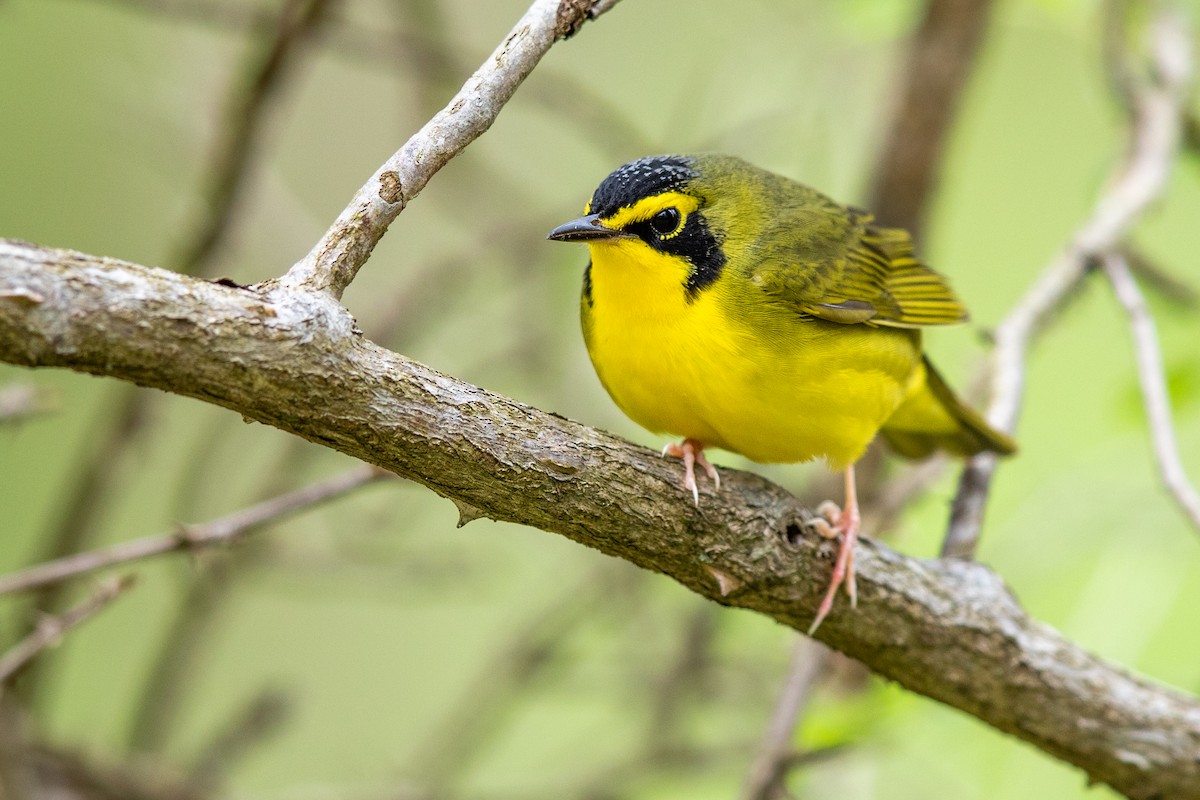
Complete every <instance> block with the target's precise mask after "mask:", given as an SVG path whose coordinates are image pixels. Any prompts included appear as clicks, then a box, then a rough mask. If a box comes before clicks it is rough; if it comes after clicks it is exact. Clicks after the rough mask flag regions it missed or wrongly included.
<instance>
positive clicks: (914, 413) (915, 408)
mask: <svg viewBox="0 0 1200 800" xmlns="http://www.w3.org/2000/svg"><path fill="white" fill-rule="evenodd" d="M921 366H922V369H921V370H919V371H918V374H917V375H916V376H914V379H913V381H912V383H911V384H910V388H909V391H908V396H907V397H906V398H905V399H904V402H903V403H901V404H900V407H899V408H897V409H896V412H895V413H894V414H892V416H891V418H890V419H888V421H887V422H886V423H884V426H883V429H882V431H881V433H882V434H883V438H884V439H886V440H887V443H888V444H889V445H891V446H892V449H894V450H895V451H896V452H898V453H900V455H902V456H907V457H908V458H925V457H926V456H928V455H929V454H930V453H932V452H933V451H934V450H945V451H946V452H948V453H951V454H953V455H960V456H973V455H975V454H976V453H981V452H984V451H985V450H987V451H991V452H994V453H999V454H1000V455H1005V456H1007V455H1012V454H1013V453H1015V452H1016V451H1017V443H1016V442H1014V441H1013V440H1012V438H1011V437H1009V436H1008V435H1007V434H1004V433H1001V432H1000V431H998V430H996V429H995V428H993V427H991V426H990V425H988V424H987V422H985V421H984V419H983V417H982V416H980V415H979V412H977V411H975V410H974V409H973V408H970V407H969V406H967V405H966V404H965V403H963V402H962V401H961V400H959V399H958V397H956V396H955V394H954V392H953V391H951V389H950V387H949V386H947V385H946V382H945V381H943V380H942V376H941V375H938V373H937V370H935V369H934V368H933V365H932V364H930V363H929V359H927V358H926V359H922V364H921Z"/></svg>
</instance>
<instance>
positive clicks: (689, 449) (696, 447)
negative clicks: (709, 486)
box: [662, 439, 721, 505]
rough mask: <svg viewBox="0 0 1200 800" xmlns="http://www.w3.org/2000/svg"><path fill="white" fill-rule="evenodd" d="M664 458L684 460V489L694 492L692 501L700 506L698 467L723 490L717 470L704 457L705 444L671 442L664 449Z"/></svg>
mask: <svg viewBox="0 0 1200 800" xmlns="http://www.w3.org/2000/svg"><path fill="white" fill-rule="evenodd" d="M662 454H663V455H664V456H672V457H674V458H682V459H683V488H685V489H691V490H692V500H693V501H694V502H695V503H696V505H700V490H699V489H697V488H696V465H697V464H699V465H700V468H701V469H703V470H704V474H705V475H707V476H708V477H709V479H710V480H711V481H712V482H713V486H714V487H715V488H716V489H720V488H721V476H720V475H718V474H717V468H716V467H714V466H713V465H712V464H710V463H708V459H707V458H705V457H704V444H703V443H702V442H699V441H697V440H696V439H684V440H683V441H682V442H681V443H679V444H675V443H674V442H671V443H670V444H669V445H667V446H666V447H664V448H663V451H662Z"/></svg>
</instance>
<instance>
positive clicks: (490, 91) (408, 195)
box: [281, 0, 613, 298]
mask: <svg viewBox="0 0 1200 800" xmlns="http://www.w3.org/2000/svg"><path fill="white" fill-rule="evenodd" d="M612 5H613V3H603V2H597V0H534V3H533V5H531V6H530V7H529V10H528V11H526V12H525V15H524V16H523V17H521V19H520V20H519V21H518V22H517V24H516V26H515V27H514V28H513V29H512V31H511V32H510V33H509V35H508V36H506V37H505V38H504V41H502V42H501V43H500V46H499V47H497V48H496V50H495V51H494V52H493V53H492V55H491V56H489V57H488V59H487V60H486V61H484V62H483V65H482V66H481V67H479V69H478V70H476V71H475V74H474V75H472V76H471V77H470V78H469V79H468V80H467V82H466V83H465V84H464V85H463V87H462V89H460V90H459V92H458V94H457V95H455V97H454V99H453V100H451V101H450V103H449V105H447V106H446V107H445V108H444V109H442V110H441V111H439V112H438V113H437V114H435V115H434V116H433V118H432V119H430V120H429V122H427V123H425V126H424V127H423V128H421V130H419V131H418V132H417V133H416V134H415V135H414V136H413V137H412V138H411V139H409V140H408V142H406V143H405V145H404V146H403V147H402V148H400V149H399V150H398V151H396V153H394V154H393V155H392V157H391V158H389V159H388V160H387V161H385V162H384V164H383V166H381V167H380V168H379V170H378V171H376V173H375V174H374V175H372V176H371V179H370V180H368V181H367V183H366V184H365V185H364V186H363V187H362V188H361V189H359V190H358V193H357V194H356V195H355V196H354V199H353V200H351V202H350V204H349V205H348V206H346V208H345V210H343V211H342V213H341V215H340V216H339V217H338V218H337V220H336V221H335V222H334V223H333V226H332V227H330V229H329V230H328V231H326V232H325V235H324V236H322V237H321V240H320V241H319V242H317V245H316V246H315V247H314V248H313V249H312V250H311V251H310V252H309V254H308V255H307V256H305V257H304V258H303V259H302V260H301V261H299V262H298V263H297V264H296V265H295V266H293V267H292V268H291V270H289V271H288V273H287V274H286V275H285V276H284V277H283V278H282V279H281V283H282V284H283V285H285V286H289V287H306V288H308V289H312V290H317V291H325V292H329V293H330V294H331V295H333V296H334V297H336V298H340V297H341V295H342V292H343V291H344V290H345V289H346V287H347V286H349V285H350V282H351V281H353V280H354V276H355V275H357V274H358V270H359V269H360V268H361V267H362V265H363V264H365V263H366V261H367V259H368V258H369V257H370V255H371V251H372V250H373V249H374V248H375V245H376V244H377V243H378V242H379V240H380V238H381V237H382V236H383V234H384V233H385V232H386V231H387V229H388V226H389V225H391V224H392V222H393V221H394V220H395V219H396V217H397V216H398V215H399V214H400V212H401V211H403V210H404V207H405V205H407V204H408V202H409V201H410V200H412V199H413V198H414V197H416V196H417V194H418V193H419V192H420V191H421V190H422V189H424V188H425V184H427V183H428V182H429V179H430V178H431V177H433V175H434V173H436V172H437V171H438V170H439V169H441V168H442V167H443V166H445V164H446V163H447V162H449V161H450V159H452V158H454V156H456V155H458V153H460V152H461V151H462V150H463V148H465V147H466V146H467V145H468V144H470V143H471V142H473V141H475V139H477V138H478V137H479V136H480V135H482V134H483V132H484V131H486V130H487V129H488V128H490V127H491V125H492V123H493V122H494V121H495V119H496V117H497V115H498V114H499V113H500V110H501V109H502V108H503V107H504V105H505V104H506V103H507V102H508V100H509V98H511V97H512V95H513V93H514V92H516V90H517V87H518V86H520V85H521V82H522V81H524V80H525V78H526V77H527V76H528V75H529V73H530V72H532V71H533V68H534V67H535V66H537V63H538V61H540V60H541V58H542V56H543V55H545V54H546V52H547V51H548V50H549V49H550V47H551V46H552V45H553V44H554V43H555V42H557V41H559V40H560V39H564V38H566V37H568V36H571V35H573V34H574V33H575V32H576V31H577V30H578V29H579V27H580V26H581V25H582V24H583V23H584V22H585V21H587V20H589V19H594V18H595V17H597V16H599V15H600V14H601V13H602V12H603V11H606V10H608V8H610V7H611V6H612Z"/></svg>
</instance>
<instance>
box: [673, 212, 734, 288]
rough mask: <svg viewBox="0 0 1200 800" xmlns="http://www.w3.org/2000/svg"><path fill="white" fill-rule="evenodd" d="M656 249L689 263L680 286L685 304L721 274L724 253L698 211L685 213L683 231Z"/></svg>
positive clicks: (723, 265) (723, 266)
mask: <svg viewBox="0 0 1200 800" xmlns="http://www.w3.org/2000/svg"><path fill="white" fill-rule="evenodd" d="M659 247H660V249H662V250H664V251H666V252H668V253H673V254H675V255H678V256H682V257H683V258H686V259H687V260H688V261H689V262H690V263H691V265H692V270H691V272H690V273H689V274H688V279H687V283H686V284H684V289H685V290H686V291H687V299H688V302H689V303H690V302H692V301H694V300H695V299H696V297H697V296H699V294H700V292H702V291H704V289H706V288H708V287H709V286H711V285H712V284H713V282H714V281H716V280H717V278H719V277H721V271H722V270H723V269H724V268H725V251H723V250H722V249H721V243H720V242H719V241H718V240H717V237H716V236H714V235H713V232H712V230H711V229H710V228H709V227H708V223H707V222H706V221H705V219H704V217H703V215H701V214H699V213H698V212H693V213H691V214H689V215H688V218H687V221H686V222H685V223H684V226H683V230H681V231H680V232H679V233H677V234H676V235H675V236H672V237H671V238H670V239H667V240H666V241H664V242H661V243H660V245H659Z"/></svg>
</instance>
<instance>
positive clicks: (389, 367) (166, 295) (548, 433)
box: [0, 241, 1200, 798]
mask: <svg viewBox="0 0 1200 800" xmlns="http://www.w3.org/2000/svg"><path fill="white" fill-rule="evenodd" d="M0 360H3V361H7V362H10V363H15V364H23V365H26V366H33V367H39V366H40V367H51V366H57V367H68V368H71V369H74V370H77V371H81V372H86V373H90V374H97V375H109V376H112V377H116V378H120V379H122V380H127V381H132V382H135V383H138V384H141V385H144V386H151V387H156V388H159V389H163V390H166V391H171V392H174V393H176V394H181V395H186V396H190V397H195V398H199V399H202V400H204V401H206V402H210V403H215V404H218V405H221V406H224V407H226V408H230V409H233V410H235V411H237V412H238V413H240V414H242V415H243V416H245V417H247V418H249V419H254V420H257V421H259V422H262V423H264V424H268V425H272V426H274V427H277V428H279V429H281V430H284V431H288V432H291V433H294V434H296V435H298V436H302V437H304V438H306V439H309V440H311V441H314V442H318V443H321V444H323V445H325V446H328V447H331V448H333V449H336V450H339V451H341V452H343V453H346V454H348V455H351V456H354V457H356V458H360V459H363V460H365V461H368V462H370V463H372V464H375V465H377V466H379V467H382V468H384V469H387V470H390V471H392V472H395V473H396V474H398V475H401V476H403V477H407V478H411V479H413V480H415V481H418V482H420V483H423V484H424V485H426V486H428V487H430V488H431V489H433V490H434V491H435V492H437V493H438V494H440V495H442V496H444V497H447V498H449V499H451V500H452V501H454V502H455V503H456V504H457V505H458V507H459V510H460V514H461V521H462V522H463V523H466V522H469V521H470V520H472V519H474V518H477V517H480V516H489V517H493V518H495V519H501V520H508V521H513V522H519V523H523V524H526V525H531V526H534V527H537V528H541V529H543V530H547V531H552V532H556V533H560V534H562V535H564V536H566V537H568V538H570V539H573V540H574V541H576V542H579V543H581V544H584V545H587V546H589V547H593V548H595V549H597V550H600V551H601V552H604V553H607V554H609V555H613V556H617V557H619V558H624V559H626V560H628V561H630V562H632V563H634V564H637V565H639V566H641V567H644V568H646V569H649V570H653V571H657V572H662V573H664V574H666V575H669V576H671V577H672V578H674V579H675V580H677V581H679V582H680V583H682V584H683V585H684V586H686V587H688V588H689V589H691V590H692V591H695V592H697V593H699V594H701V595H703V596H705V597H708V598H710V599H713V600H715V601H717V602H720V603H723V604H726V605H731V606H738V607H743V608H748V609H753V610H755V611H758V612H760V613H763V614H766V615H768V616H770V617H772V618H774V619H776V620H778V621H780V622H782V623H784V624H786V625H789V626H791V627H793V628H796V629H798V630H804V629H805V628H806V627H807V626H808V624H809V623H810V622H811V619H812V614H813V611H814V609H815V608H816V604H817V602H818V600H819V599H820V594H821V592H822V589H823V587H824V585H825V582H826V581H827V579H828V572H829V568H830V560H829V559H830V556H831V553H830V549H829V548H830V545H829V544H828V543H827V542H826V541H824V540H822V539H821V537H819V536H817V535H815V534H810V533H808V532H807V531H806V530H805V527H804V520H805V519H806V518H807V517H806V512H805V511H804V510H803V509H801V508H800V507H799V506H798V505H797V503H796V501H795V499H794V498H793V497H791V496H790V495H789V494H787V493H786V492H784V491H783V490H782V489H780V488H778V487H776V486H774V485H773V484H771V483H769V482H768V481H766V480H765V479H763V478H761V477H758V476H755V475H752V474H749V473H743V472H737V471H733V470H727V471H726V472H725V473H723V475H722V478H723V480H722V486H723V488H722V491H721V492H720V493H719V494H706V495H705V496H704V497H703V498H702V502H701V505H700V507H699V508H697V507H695V506H693V505H692V504H691V503H690V502H687V498H686V497H685V496H684V495H683V494H682V493H681V491H680V488H679V475H678V467H677V465H675V464H673V463H671V462H669V461H665V460H663V459H661V458H659V457H658V456H657V454H656V453H653V452H652V451H650V450H647V449H644V448H641V447H635V446H633V445H631V444H629V443H627V442H624V441H621V440H619V439H617V438H615V437H613V436H611V435H608V434H605V433H603V432H601V431H597V430H594V429H592V428H588V427H585V426H582V425H579V424H577V423H574V422H571V421H569V420H566V419H564V418H562V417H559V416H556V415H553V414H548V413H546V412H543V411H539V410H537V409H535V408H531V407H529V406H526V405H523V404H521V403H518V402H515V401H513V400H509V399H507V398H504V397H500V396H498V395H495V394H492V393H490V392H487V391H485V390H483V389H480V388H478V387H475V386H471V385H469V384H465V383H462V382H460V381H457V380H455V379H453V378H450V377H448V376H445V375H442V374H440V373H438V372H436V371H435V370H432V369H430V368H429V367H426V366H424V365H422V364H419V363H417V362H414V361H411V360H409V359H406V358H404V357H402V356H399V355H396V354H394V353H390V352H388V351H386V350H384V349H383V348H380V347H379V346H377V345H375V344H374V343H372V342H370V341H368V340H366V339H364V338H362V337H361V336H360V335H359V334H358V333H357V332H356V328H355V326H354V321H353V319H352V318H351V316H350V314H349V313H348V312H347V311H346V310H345V309H344V308H342V307H341V306H340V305H338V304H337V302H336V301H334V299H333V298H332V297H331V296H330V295H329V294H328V293H325V292H301V291H293V290H289V289H285V288H283V287H280V286H266V287H264V288H262V289H261V290H257V291H256V290H249V289H239V288H235V287H229V286H224V285H220V284H214V283H206V282H204V281H200V280H197V279H194V278H188V277H186V276H182V275H179V274H176V273H171V272H167V271H164V270H160V269H153V268H148V267H142V266H138V265H135V264H129V263H126V262H121V261H116V260H112V259H98V258H93V257H90V256H86V255H82V254H79V253H72V252H67V251H58V250H49V249H43V248H38V247H35V246H33V245H29V244H24V243H20V242H12V241H9V242H0ZM858 561H859V567H858V569H859V608H858V610H857V611H856V612H854V613H845V612H844V611H841V610H840V608H839V611H835V613H834V614H833V615H832V616H831V617H830V618H829V619H828V620H827V621H826V623H825V625H823V626H822V628H821V630H820V636H821V639H822V640H824V641H825V642H826V643H828V644H830V645H831V646H833V647H835V648H837V649H839V650H842V651H843V652H845V653H847V654H848V655H850V656H852V657H854V658H857V659H859V660H861V661H863V662H864V663H865V664H867V665H868V666H869V667H871V668H872V669H873V670H875V671H876V672H878V673H880V674H881V675H884V676H885V677H888V678H890V679H892V680H895V681H897V682H898V683H900V684H901V685H903V686H906V687H907V688H909V689H911V690H912V691H915V692H918V693H921V694H924V695H927V696H929V697H932V698H934V699H937V700H940V701H941V702H944V703H947V704H949V705H952V706H954V707H956V708H959V709H962V710H964V711H966V712H968V713H970V714H973V715H975V716H977V717H979V718H980V719H982V720H984V721H985V722H987V723H988V724H990V725H992V726H994V727H996V728H998V729H999V730H1002V731H1006V732H1009V733H1012V734H1014V735H1016V736H1019V737H1021V738H1023V739H1025V740H1027V741H1029V742H1032V743H1033V744H1035V745H1036V746H1038V747H1040V748H1041V749H1043V750H1045V751H1046V752H1048V753H1051V754H1053V755H1056V756H1058V757H1060V758H1062V759H1064V760H1067V761H1069V762H1071V763H1074V764H1076V765H1078V766H1080V767H1081V768H1083V769H1084V770H1086V771H1087V773H1088V775H1089V776H1090V778H1091V780H1093V781H1099V782H1104V783H1108V784H1110V785H1112V786H1113V787H1114V788H1116V789H1118V790H1119V791H1122V792H1125V793H1126V794H1127V795H1129V796H1130V797H1134V798H1150V797H1158V796H1162V797H1183V796H1196V795H1200V763H1197V762H1196V761H1195V759H1194V754H1195V752H1196V748H1197V746H1198V745H1200V703H1197V702H1196V701H1195V700H1194V699H1192V698H1189V697H1187V696H1185V695H1182V694H1180V693H1177V692H1174V691H1171V690H1169V689H1166V688H1163V687H1160V686H1156V685H1154V684H1152V683H1150V682H1148V681H1145V680H1143V679H1141V678H1137V677H1134V676H1132V675H1129V674H1127V673H1125V672H1124V671H1122V670H1121V669H1119V668H1117V667H1115V666H1113V665H1111V664H1109V663H1107V662H1105V661H1103V660H1101V659H1099V658H1097V657H1095V656H1093V655H1091V654H1089V653H1087V652H1085V651H1083V650H1081V649H1079V648H1078V647H1076V646H1074V645H1073V644H1071V643H1070V642H1068V641H1066V640H1064V639H1063V638H1062V637H1061V636H1060V635H1059V634H1058V633H1056V632H1054V631H1053V630H1051V629H1049V628H1048V627H1046V626H1044V625H1041V624H1039V623H1037V622H1035V621H1033V620H1031V619H1030V618H1029V617H1028V616H1027V615H1026V614H1025V612H1024V611H1023V610H1022V609H1021V608H1020V606H1019V605H1018V604H1017V603H1016V601H1015V600H1014V599H1013V597H1012V596H1011V595H1010V594H1009V592H1008V590H1007V589H1006V588H1005V587H1004V585H1003V583H1002V582H1001V581H1000V579H999V578H997V577H996V576H995V575H994V574H993V573H992V572H990V571H989V570H987V569H986V568H985V567H983V566H980V565H977V564H972V563H967V562H955V561H949V562H934V563H925V562H920V561H917V560H915V559H910V558H906V557H904V556H901V555H899V554H897V553H895V552H893V551H891V550H890V549H888V548H886V547H884V546H883V545H880V544H878V543H875V542H872V541H869V540H867V541H864V543H863V544H862V545H861V547H860V552H859V555H858ZM717 575H720V576H723V578H724V580H723V581H721V584H723V585H724V587H725V588H724V592H725V593H724V594H723V593H722V588H721V585H720V584H719V583H718V581H717V579H716V577H715V576H717Z"/></svg>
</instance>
